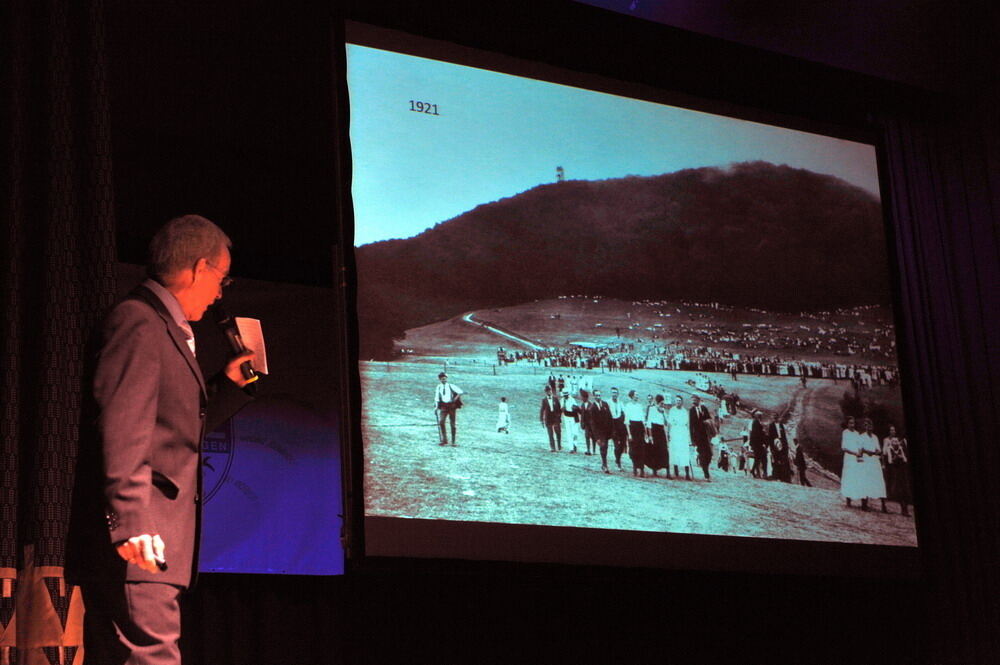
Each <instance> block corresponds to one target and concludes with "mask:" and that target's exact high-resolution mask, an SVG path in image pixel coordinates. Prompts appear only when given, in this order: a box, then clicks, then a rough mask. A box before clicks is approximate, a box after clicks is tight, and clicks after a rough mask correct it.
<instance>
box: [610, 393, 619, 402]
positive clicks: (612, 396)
mask: <svg viewBox="0 0 1000 665" xmlns="http://www.w3.org/2000/svg"><path fill="white" fill-rule="evenodd" d="M611 399H613V400H614V401H616V402H617V401H618V391H617V390H612V391H611Z"/></svg>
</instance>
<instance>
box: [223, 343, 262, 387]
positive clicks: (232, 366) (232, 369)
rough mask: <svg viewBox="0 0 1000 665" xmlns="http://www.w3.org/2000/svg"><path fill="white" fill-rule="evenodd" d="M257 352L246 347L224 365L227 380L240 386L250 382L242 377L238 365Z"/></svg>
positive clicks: (250, 358) (251, 357) (251, 358)
mask: <svg viewBox="0 0 1000 665" xmlns="http://www.w3.org/2000/svg"><path fill="white" fill-rule="evenodd" d="M256 355H257V354H256V353H254V352H253V351H251V350H250V349H247V350H246V351H244V352H243V353H241V354H240V355H238V356H236V357H235V358H233V359H232V360H230V361H229V363H228V364H227V365H226V376H228V377H229V380H230V381H232V382H233V383H235V384H236V385H238V386H239V387H240V388H242V387H243V386H245V385H247V384H248V383H250V382H249V381H247V380H246V379H245V378H243V372H242V371H240V365H242V364H243V363H245V362H247V361H248V360H251V361H252V360H253V359H254V357H255V356H256Z"/></svg>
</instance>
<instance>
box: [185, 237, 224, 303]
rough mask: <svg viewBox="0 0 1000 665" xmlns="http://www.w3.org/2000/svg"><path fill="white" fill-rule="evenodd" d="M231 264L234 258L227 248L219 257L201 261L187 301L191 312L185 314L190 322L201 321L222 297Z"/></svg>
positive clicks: (196, 269)
mask: <svg viewBox="0 0 1000 665" xmlns="http://www.w3.org/2000/svg"><path fill="white" fill-rule="evenodd" d="M231 263H232V257H231V256H230V254H229V250H228V249H227V248H225V247H223V248H222V251H221V252H220V253H219V254H218V256H214V257H212V258H211V259H204V261H201V260H199V266H198V267H196V268H195V273H194V282H193V283H192V285H191V290H190V298H188V299H187V300H188V302H187V307H188V308H189V311H186V312H184V315H185V316H186V317H187V320H188V321H200V320H201V317H203V316H204V315H205V310H207V309H208V307H209V305H211V304H212V303H214V302H215V301H216V300H218V299H219V298H221V297H222V282H223V280H225V279H227V278H228V277H229V267H230V265H231Z"/></svg>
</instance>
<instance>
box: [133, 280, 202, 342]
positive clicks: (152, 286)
mask: <svg viewBox="0 0 1000 665" xmlns="http://www.w3.org/2000/svg"><path fill="white" fill-rule="evenodd" d="M142 285H143V286H145V287H146V288H147V289H149V290H150V291H152V292H153V293H155V294H156V297H157V298H159V299H160V300H161V301H162V302H163V306H164V307H166V308H167V311H168V312H170V318H172V319H173V320H174V323H176V324H177V326H178V327H179V328H180V329H181V330H184V331H187V330H190V329H191V324H190V323H188V320H187V317H185V316H184V311H183V310H182V309H181V304H180V303H179V302H178V301H177V298H176V297H175V296H174V294H172V293H171V292H170V291H168V290H167V289H166V287H165V286H163V285H162V284H160V283H159V282H157V281H156V280H155V279H147V280H146V281H145V282H143V283H142Z"/></svg>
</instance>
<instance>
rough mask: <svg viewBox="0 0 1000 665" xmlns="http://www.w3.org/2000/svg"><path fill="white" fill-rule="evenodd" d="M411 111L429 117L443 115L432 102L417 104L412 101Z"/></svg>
mask: <svg viewBox="0 0 1000 665" xmlns="http://www.w3.org/2000/svg"><path fill="white" fill-rule="evenodd" d="M410 110H411V111H413V112H414V113H426V114H427V115H441V114H440V113H438V105H437V104H431V103H430V102H415V101H413V100H412V99H411V100H410Z"/></svg>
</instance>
